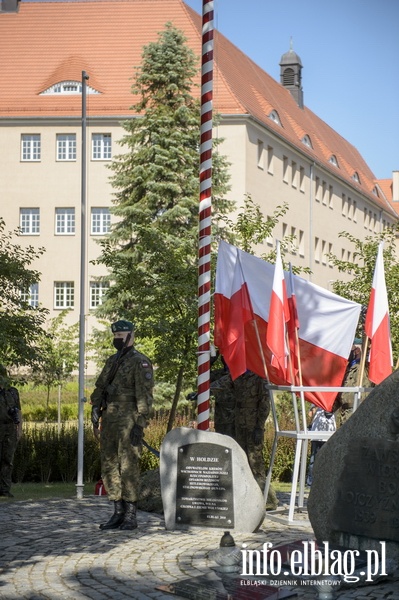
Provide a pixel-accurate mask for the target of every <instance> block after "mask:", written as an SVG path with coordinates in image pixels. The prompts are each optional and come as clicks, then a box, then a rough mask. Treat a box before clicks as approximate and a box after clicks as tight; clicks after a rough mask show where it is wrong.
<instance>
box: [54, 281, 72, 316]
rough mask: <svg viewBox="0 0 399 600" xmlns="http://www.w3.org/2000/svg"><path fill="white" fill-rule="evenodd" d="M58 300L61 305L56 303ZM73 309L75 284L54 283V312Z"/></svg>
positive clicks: (69, 282) (65, 282) (68, 282)
mask: <svg viewBox="0 0 399 600" xmlns="http://www.w3.org/2000/svg"><path fill="white" fill-rule="evenodd" d="M58 299H61V300H62V303H61V304H59V303H58ZM68 308H75V282H74V281H54V310H66V309H68Z"/></svg>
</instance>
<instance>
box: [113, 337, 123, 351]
mask: <svg viewBox="0 0 399 600" xmlns="http://www.w3.org/2000/svg"><path fill="white" fill-rule="evenodd" d="M113 344H114V347H115V348H116V349H117V350H122V348H123V346H124V345H125V340H124V339H123V338H114V340H113Z"/></svg>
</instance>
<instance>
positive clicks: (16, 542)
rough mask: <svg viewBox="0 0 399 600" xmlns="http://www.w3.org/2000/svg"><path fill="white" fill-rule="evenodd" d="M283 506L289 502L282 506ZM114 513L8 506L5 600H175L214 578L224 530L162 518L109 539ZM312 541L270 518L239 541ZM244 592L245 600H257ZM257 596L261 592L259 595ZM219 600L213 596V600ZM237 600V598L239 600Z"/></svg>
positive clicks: (366, 593)
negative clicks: (169, 527) (182, 590)
mask: <svg viewBox="0 0 399 600" xmlns="http://www.w3.org/2000/svg"><path fill="white" fill-rule="evenodd" d="M280 500H281V499H280ZM111 513H112V505H111V504H110V503H109V501H108V499H107V498H106V497H97V496H94V495H93V496H87V497H85V498H84V499H82V500H75V499H70V500H57V499H54V500H43V501H38V502H32V501H18V502H17V501H13V500H8V499H7V500H3V499H2V500H1V501H0V599H4V600H22V599H27V600H42V599H48V600H80V599H83V598H91V599H93V600H105V599H112V600H122V599H124V598H130V599H133V600H150V599H153V600H155V599H156V600H173V598H176V599H177V598H180V596H176V595H170V594H169V593H166V592H165V591H161V590H159V589H157V587H158V586H160V585H163V586H167V585H170V584H173V583H176V582H179V581H181V580H184V579H188V578H196V577H199V576H203V575H205V574H209V573H212V567H213V566H215V562H214V561H213V560H211V557H210V556H209V553H210V551H211V550H215V549H216V548H218V546H219V542H220V538H221V535H222V533H223V530H221V529H191V530H188V531H184V532H183V531H166V530H165V528H164V522H163V518H162V516H161V515H157V514H151V513H146V512H140V511H139V513H138V521H139V528H138V529H137V530H135V531H126V532H124V531H119V530H114V531H107V532H102V531H101V530H100V529H99V528H98V525H99V523H101V522H104V521H106V520H108V518H109V516H110V514H111ZM306 538H309V539H311V538H312V531H311V528H310V526H309V525H305V526H292V525H291V526H288V525H286V524H281V523H276V522H275V521H271V520H270V519H268V518H266V519H265V521H264V522H263V525H262V527H261V529H260V530H259V531H258V532H257V533H254V534H234V539H235V541H236V544H237V546H239V548H241V545H242V544H243V543H244V542H245V543H247V544H248V548H258V547H262V545H263V543H264V542H266V541H268V542H272V543H273V545H274V546H275V545H277V544H279V543H285V542H289V541H294V540H297V539H306ZM256 589H257V588H248V587H246V588H245V589H244V588H243V594H242V595H241V594H240V595H239V596H237V600H241V599H242V598H244V597H246V598H249V599H251V598H256V599H257V600H262V596H261V595H258V593H259V589H258V591H257V592H256V593H255V590H256ZM251 590H253V591H251ZM295 591H297V598H299V599H301V600H302V599H304V600H310V599H312V598H317V597H318V596H317V593H316V591H315V590H314V589H313V588H296V590H295ZM336 597H337V598H338V599H339V600H350V599H352V598H357V599H358V600H382V599H390V600H397V599H399V579H397V580H396V581H389V582H384V583H378V584H376V585H368V586H365V587H362V588H356V589H348V590H341V591H338V592H337V596H336ZM209 598H211V595H210V596H209ZM234 600H236V596H234Z"/></svg>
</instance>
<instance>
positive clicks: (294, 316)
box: [287, 263, 301, 383]
mask: <svg viewBox="0 0 399 600" xmlns="http://www.w3.org/2000/svg"><path fill="white" fill-rule="evenodd" d="M287 283H288V285H287V296H288V308H289V311H290V320H289V321H288V327H287V330H288V340H289V345H290V353H291V364H292V369H293V373H294V377H296V376H297V374H298V373H299V371H300V362H301V359H300V352H299V333H298V332H299V317H298V307H297V303H296V294H295V283H294V277H293V273H292V267H291V263H290V270H289V275H288V281H287ZM299 380H300V381H301V377H300V378H299ZM293 383H294V382H293Z"/></svg>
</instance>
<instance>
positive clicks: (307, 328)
mask: <svg viewBox="0 0 399 600" xmlns="http://www.w3.org/2000/svg"><path fill="white" fill-rule="evenodd" d="M237 263H238V265H237ZM237 269H239V270H237ZM274 271H275V268H274V266H273V265H271V264H270V263H268V262H266V261H264V260H262V259H260V258H257V257H255V256H252V255H251V254H248V253H246V252H243V251H242V250H239V249H238V248H236V247H235V246H232V245H230V244H227V243H226V242H220V245H219V252H218V258H217V268H216V284H215V295H214V302H215V345H216V346H217V347H218V348H219V350H220V352H221V354H222V355H223V356H224V357H225V360H226V362H227V365H228V366H229V367H230V368H233V370H234V374H233V373H232V377H233V379H235V378H236V377H238V375H240V374H241V373H243V372H244V371H245V369H249V370H251V371H253V372H254V373H257V374H258V375H259V376H260V377H267V376H268V377H269V379H270V381H271V382H272V383H276V384H280V385H284V384H287V383H289V382H288V381H287V380H286V379H285V378H284V379H282V378H281V376H279V373H278V372H277V370H276V369H275V368H274V367H272V365H271V352H270V350H269V348H268V346H267V344H266V336H267V329H268V321H269V307H270V302H271V290H272V287H273V280H274ZM286 278H287V279H288V273H287V274H286ZM293 279H294V281H295V295H296V298H297V309H298V320H299V322H300V331H299V348H300V355H301V371H302V380H303V385H305V386H312V387H313V386H323V387H324V386H331V387H336V386H340V385H341V383H342V379H343V377H344V373H345V369H346V366H347V362H348V356H349V353H350V350H351V347H352V342H353V338H354V337H355V331H356V326H357V322H358V319H359V313H360V305H359V304H357V303H356V302H351V301H350V300H346V299H345V298H341V297H340V296H338V295H337V294H333V293H332V292H330V291H328V290H326V289H324V288H321V287H319V286H317V285H315V284H314V283H311V282H310V281H306V280H305V279H302V278H301V277H298V276H296V275H293ZM244 284H245V285H244ZM240 358H241V360H240ZM266 364H267V372H266V368H265V365H266ZM336 395H337V393H336V392H317V391H316V392H306V393H305V397H306V399H307V400H310V401H311V402H313V403H314V404H317V406H320V407H322V408H324V409H325V410H331V407H332V405H333V403H334V400H335V397H336Z"/></svg>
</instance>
